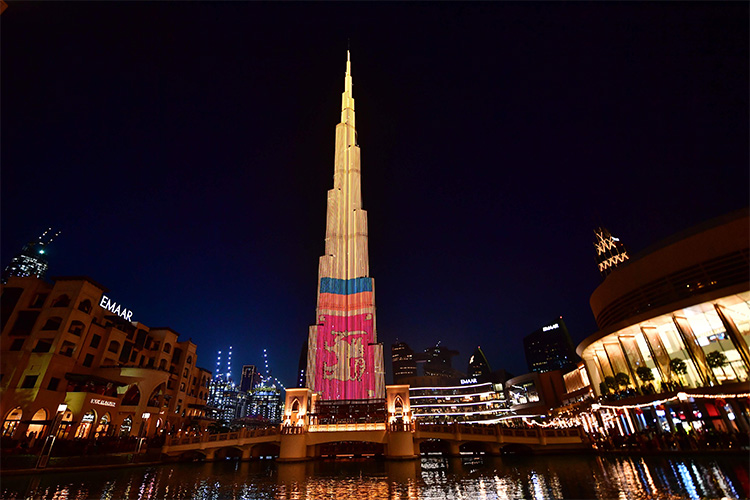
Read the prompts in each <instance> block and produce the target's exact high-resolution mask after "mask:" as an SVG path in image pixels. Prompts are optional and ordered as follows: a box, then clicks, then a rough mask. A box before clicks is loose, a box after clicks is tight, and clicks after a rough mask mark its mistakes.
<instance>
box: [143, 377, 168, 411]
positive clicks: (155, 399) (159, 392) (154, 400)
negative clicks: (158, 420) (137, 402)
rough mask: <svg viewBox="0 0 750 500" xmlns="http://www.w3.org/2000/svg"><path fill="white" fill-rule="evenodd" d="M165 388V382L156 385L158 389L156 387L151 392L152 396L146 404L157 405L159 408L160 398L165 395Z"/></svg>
mask: <svg viewBox="0 0 750 500" xmlns="http://www.w3.org/2000/svg"><path fill="white" fill-rule="evenodd" d="M164 389H165V387H164V384H163V383H161V384H159V385H158V386H157V387H156V389H154V391H153V392H152V393H151V396H149V398H148V403H147V404H146V405H147V406H155V407H156V408H158V407H159V400H160V399H161V398H162V396H163V395H164Z"/></svg>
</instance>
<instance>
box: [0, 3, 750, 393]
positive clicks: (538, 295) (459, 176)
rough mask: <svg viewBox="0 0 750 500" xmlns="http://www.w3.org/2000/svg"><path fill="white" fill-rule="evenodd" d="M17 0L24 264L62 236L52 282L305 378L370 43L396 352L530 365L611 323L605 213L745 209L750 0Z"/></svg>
mask: <svg viewBox="0 0 750 500" xmlns="http://www.w3.org/2000/svg"><path fill="white" fill-rule="evenodd" d="M8 4H9V7H8V9H7V10H6V11H5V12H4V13H3V14H2V17H0V22H1V23H2V25H1V26H2V32H1V34H0V37H1V38H0V41H1V42H2V47H1V53H0V55H1V60H2V68H1V69H2V89H1V92H2V93H1V95H0V97H1V98H2V115H0V119H1V123H0V124H1V126H2V129H1V131H2V150H1V155H2V156H1V160H2V179H1V180H2V192H1V195H2V196H1V198H0V203H1V205H0V208H1V209H2V211H1V213H0V216H1V223H2V255H1V257H2V265H3V266H4V265H5V264H7V262H8V261H9V259H10V258H11V257H12V255H13V254H14V253H16V252H17V251H18V250H19V249H20V247H21V246H22V245H23V244H24V243H25V242H27V241H28V240H30V239H32V238H35V237H36V236H38V235H39V234H41V232H42V231H43V230H44V229H46V228H47V227H48V226H54V227H55V228H59V229H62V231H63V233H62V235H61V236H60V237H59V238H58V239H57V240H56V241H55V242H54V243H53V244H52V245H51V247H50V249H49V259H50V276H61V275H68V276H70V275H86V276H89V277H91V278H92V279H94V280H96V281H98V282H100V283H102V284H103V285H105V286H106V287H108V288H109V289H110V296H111V297H112V298H113V300H116V301H118V302H121V303H122V304H124V305H126V306H127V307H129V308H130V309H132V310H133V311H134V319H136V320H138V321H141V322H142V323H144V324H146V325H148V326H151V327H155V326H169V327H171V328H173V329H174V330H176V331H178V332H180V334H181V336H182V338H183V339H187V338H192V339H193V341H195V342H196V343H197V344H198V346H199V358H200V364H201V365H202V366H204V367H206V368H208V369H213V368H214V363H215V354H216V351H217V350H219V349H222V350H225V349H226V348H227V347H228V346H229V345H230V344H231V345H233V346H234V352H235V355H234V364H235V370H234V371H235V376H236V375H237V374H238V372H239V365H241V364H243V363H256V364H262V352H263V349H264V348H266V349H268V353H269V360H270V364H271V367H272V369H273V372H274V375H277V376H278V377H279V378H280V379H281V380H282V381H283V382H284V383H286V384H287V385H289V384H293V382H294V376H295V371H296V366H297V361H298V357H299V352H300V347H301V344H302V342H303V340H304V339H305V337H306V335H307V329H308V325H309V324H310V323H311V322H313V321H314V320H315V301H316V297H315V293H316V280H317V261H318V256H319V255H320V254H321V253H322V252H323V249H324V246H323V238H324V231H325V200H326V191H327V190H328V189H329V188H330V187H331V186H332V179H333V151H334V129H335V125H336V124H337V123H338V121H339V118H340V95H341V92H342V91H343V75H344V69H345V60H346V48H347V39H350V40H351V41H350V46H351V52H352V73H353V76H354V97H355V99H356V102H357V129H358V133H359V135H358V140H359V145H360V147H361V150H362V168H363V198H364V208H365V209H366V210H367V211H368V216H369V221H370V264H371V275H372V276H373V277H374V278H375V283H376V303H377V306H378V315H377V320H378V324H377V326H378V335H379V339H380V340H381V341H382V342H384V344H385V346H386V353H387V354H389V353H390V345H391V343H392V342H394V341H395V340H396V339H397V338H398V339H400V340H404V341H406V342H408V343H409V344H410V345H411V346H412V347H413V348H415V349H419V350H422V349H424V348H426V347H429V346H430V345H434V343H435V342H437V341H438V340H440V341H442V344H443V345H446V346H449V347H451V348H453V349H457V350H459V351H460V352H461V355H460V356H459V357H458V358H457V359H456V363H455V366H456V367H457V368H459V369H461V370H465V369H466V363H467V360H468V357H469V355H470V354H471V352H472V351H473V350H474V349H475V348H476V346H477V345H481V346H482V348H483V349H484V351H485V353H486V355H487V357H488V359H489V361H490V363H491V365H492V367H493V368H494V369H497V368H506V369H507V370H509V371H511V372H513V373H515V374H520V373H524V372H525V371H526V364H525V359H524V356H523V349H522V337H523V336H524V335H526V334H528V333H530V332H532V331H534V330H536V329H537V328H539V327H541V326H542V325H543V324H545V323H547V322H548V321H550V320H552V319H553V318H556V317H557V316H559V315H562V316H563V317H564V319H565V321H566V323H567V325H568V328H569V330H570V332H571V335H572V337H573V340H574V343H578V342H579V341H580V340H582V339H583V338H585V337H586V336H588V335H590V334H592V333H593V332H594V331H595V330H596V325H595V323H594V320H593V317H592V315H591V311H590V309H589V306H588V299H589V296H590V294H591V292H592V291H593V289H594V288H595V287H596V286H597V285H598V284H599V283H600V278H599V274H598V272H597V270H596V264H595V261H594V249H593V245H592V241H593V229H594V227H596V226H597V225H598V224H603V225H605V226H606V227H608V228H609V229H610V230H611V231H612V233H613V234H614V235H616V236H618V237H620V238H621V240H622V241H623V242H624V243H625V244H626V245H627V246H628V248H629V250H630V251H631V252H637V251H639V250H641V249H643V248H645V247H647V246H649V245H651V244H653V243H655V242H657V241H658V240H660V239H662V238H664V237H667V236H669V235H670V234H673V233H675V232H678V231H681V230H683V229H686V228H688V227H690V226H693V225H696V224H698V223H700V222H702V221H704V220H706V219H709V218H712V217H714V216H718V215H721V214H724V213H726V212H729V211H731V210H734V209H738V208H742V207H745V206H747V205H748V185H749V184H750V179H749V174H748V149H749V144H748V136H749V130H748V88H749V82H748V46H749V45H750V44H749V40H748V4H747V2H736V3H722V2H710V3H698V2H688V3H679V2H654V3H641V2H622V3H606V2H605V3H585V2H566V3H554V2H544V3H527V2H520V3H461V4H454V3H377V4H371V3H244V2H221V3H219V2H213V3H203V2H189V3H188V2H101V3H97V2H65V3H55V2H41V3H35V2H16V1H12V0H8ZM386 366H387V371H388V374H389V375H388V378H389V379H390V368H391V367H390V359H389V357H388V359H387V360H386Z"/></svg>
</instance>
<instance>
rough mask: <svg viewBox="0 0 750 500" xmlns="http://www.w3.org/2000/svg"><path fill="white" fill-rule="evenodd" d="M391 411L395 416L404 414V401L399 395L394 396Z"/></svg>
mask: <svg viewBox="0 0 750 500" xmlns="http://www.w3.org/2000/svg"><path fill="white" fill-rule="evenodd" d="M393 412H394V413H395V414H396V416H397V417H401V416H403V415H404V402H403V401H401V396H396V401H395V402H394V403H393Z"/></svg>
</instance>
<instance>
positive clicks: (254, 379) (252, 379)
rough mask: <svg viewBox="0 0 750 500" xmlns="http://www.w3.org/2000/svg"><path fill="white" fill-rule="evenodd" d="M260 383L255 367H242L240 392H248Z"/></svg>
mask: <svg viewBox="0 0 750 500" xmlns="http://www.w3.org/2000/svg"><path fill="white" fill-rule="evenodd" d="M259 383H260V373H259V372H258V369H257V368H256V366H255V365H244V366H243V367H242V378H241V379H240V391H242V392H250V391H251V390H252V389H253V388H255V386H257V385H258V384H259Z"/></svg>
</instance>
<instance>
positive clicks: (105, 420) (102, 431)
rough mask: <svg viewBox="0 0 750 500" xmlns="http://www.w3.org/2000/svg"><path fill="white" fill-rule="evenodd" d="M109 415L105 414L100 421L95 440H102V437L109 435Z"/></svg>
mask: <svg viewBox="0 0 750 500" xmlns="http://www.w3.org/2000/svg"><path fill="white" fill-rule="evenodd" d="M110 420H111V419H110V417H109V413H105V414H104V415H102V418H101V419H100V420H99V425H98V426H97V427H96V431H95V434H94V437H95V438H100V437H102V436H106V435H107V431H109V422H110Z"/></svg>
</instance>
